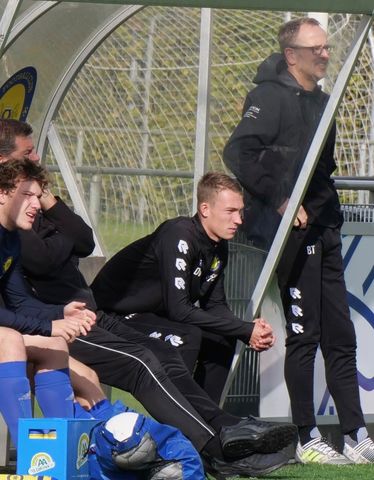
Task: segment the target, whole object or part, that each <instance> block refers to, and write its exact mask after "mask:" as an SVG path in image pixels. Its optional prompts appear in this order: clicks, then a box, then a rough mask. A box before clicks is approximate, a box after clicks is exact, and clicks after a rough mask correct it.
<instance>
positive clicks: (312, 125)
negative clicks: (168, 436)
mask: <svg viewBox="0 0 374 480" xmlns="http://www.w3.org/2000/svg"><path fill="white" fill-rule="evenodd" d="M278 39H279V44H280V49H281V53H280V54H273V55H271V56H270V57H269V58H267V59H266V60H265V61H264V62H263V63H262V64H261V65H260V67H259V69H258V74H257V76H256V78H255V80H254V82H255V83H256V84H257V86H256V87H255V88H254V89H253V90H252V91H251V92H249V94H248V96H247V99H246V101H245V104H244V109H243V118H242V120H241V121H240V123H239V125H238V126H237V127H236V129H235V131H234V133H233V134H232V136H231V138H230V139H229V141H228V143H227V145H226V147H225V149H224V160H225V163H226V165H227V166H228V167H229V168H230V169H231V170H232V171H233V172H234V173H235V175H236V176H237V178H238V179H239V181H240V183H241V184H242V185H243V187H244V188H245V191H246V194H247V197H246V207H247V212H248V217H249V218H252V219H255V220H256V223H255V228H253V223H247V225H245V230H246V231H247V234H248V237H249V238H250V239H252V240H253V241H254V242H255V243H256V242H257V244H260V245H261V246H265V247H266V246H268V245H269V243H271V238H270V236H271V233H272V232H274V230H275V228H276V226H277V225H278V223H279V221H280V219H281V215H282V214H283V213H284V211H285V209H286V207H287V203H288V198H289V196H290V194H291V191H292V187H293V184H294V182H295V180H296V178H297V175H298V173H299V171H300V169H301V168H302V165H303V161H304V158H305V155H306V153H307V151H308V147H309V145H310V143H311V141H312V139H313V135H314V132H315V130H316V128H317V126H318V122H319V120H320V118H321V116H322V113H323V110H324V107H325V105H326V103H327V100H328V96H327V95H326V94H324V93H323V92H322V91H321V89H320V87H319V86H318V83H317V82H318V81H319V80H321V79H322V78H323V77H324V76H325V75H326V69H327V65H328V61H329V53H330V46H329V45H328V43H327V36H326V32H325V31H324V30H323V29H322V28H321V26H320V24H319V23H318V22H317V20H315V19H312V18H300V19H296V20H292V21H290V22H287V23H286V24H284V25H283V26H282V27H281V28H280V30H279V36H278ZM334 145H335V125H333V127H332V129H331V131H330V133H329V136H328V138H327V140H326V144H325V147H324V149H323V151H322V153H321V156H320V158H319V161H318V164H317V167H316V170H315V172H314V174H313V177H312V180H311V183H310V185H309V187H308V190H307V192H306V194H305V197H304V199H303V203H302V206H300V209H299V211H298V214H297V218H296V220H295V223H294V228H293V230H292V232H291V234H290V238H289V239H288V243H287V246H286V248H285V251H284V253H283V256H282V259H281V261H280V264H279V266H278V283H279V287H280V291H281V297H282V302H283V308H284V312H285V316H286V320H287V340H286V360H285V378H286V383H287V388H288V391H289V395H290V399H291V410H292V417H293V421H294V423H295V424H296V425H297V426H298V432H299V442H298V446H297V452H296V457H297V459H298V460H299V461H301V462H303V463H309V462H319V463H332V464H333V463H336V464H337V463H347V462H348V461H351V462H354V463H372V462H374V444H373V442H372V440H371V439H370V438H369V436H368V432H367V430H366V428H365V421H364V418H363V414H362V411H361V406H360V397H359V389H358V382H357V371H356V338H355V331H354V327H353V324H352V321H351V319H350V315H349V308H348V304H347V295H346V287H345V283H344V277H343V265H342V257H341V240H340V227H341V225H342V221H343V220H342V215H341V213H340V204H339V199H338V195H337V192H336V189H335V187H334V182H333V180H332V179H331V178H330V175H331V174H332V172H333V171H334V170H335V168H336V165H335V161H334V156H333V153H334ZM263 219H266V220H267V222H266V223H264V222H263V221H262V220H263ZM269 219H272V221H270V220H269ZM269 225H270V226H271V228H269ZM318 345H320V347H321V350H322V353H323V357H324V360H325V368H326V381H327V385H328V388H329V391H330V393H331V395H332V397H333V399H334V401H335V405H336V408H337V411H338V415H339V420H340V424H341V429H342V432H343V434H344V452H343V453H344V455H341V454H340V453H338V452H337V451H336V450H335V449H333V448H332V447H331V446H329V445H328V444H327V443H326V442H325V440H324V439H323V438H321V434H320V432H319V430H318V428H317V426H316V420H315V415H314V404H313V373H314V363H315V355H316V350H317V347H318Z"/></svg>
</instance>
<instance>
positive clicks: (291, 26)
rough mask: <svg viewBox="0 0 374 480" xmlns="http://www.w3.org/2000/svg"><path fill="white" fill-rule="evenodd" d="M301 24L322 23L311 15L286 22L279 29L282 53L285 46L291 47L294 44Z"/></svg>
mask: <svg viewBox="0 0 374 480" xmlns="http://www.w3.org/2000/svg"><path fill="white" fill-rule="evenodd" d="M301 25H313V26H314V27H319V26H320V25H321V24H320V23H319V21H318V20H316V19H315V18H310V17H302V18H296V19H295V20H290V21H289V22H287V23H284V24H283V25H282V26H281V27H280V29H279V31H278V42H279V47H280V50H281V52H282V53H283V52H284V49H285V48H287V47H291V46H292V45H293V44H294V42H295V38H296V37H297V34H298V33H299V30H300V27H301Z"/></svg>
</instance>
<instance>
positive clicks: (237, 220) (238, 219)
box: [234, 212, 243, 225]
mask: <svg viewBox="0 0 374 480" xmlns="http://www.w3.org/2000/svg"><path fill="white" fill-rule="evenodd" d="M234 222H235V223H236V224H237V225H241V224H242V223H243V219H242V216H241V214H240V212H236V213H235V218H234Z"/></svg>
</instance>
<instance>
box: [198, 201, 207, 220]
mask: <svg viewBox="0 0 374 480" xmlns="http://www.w3.org/2000/svg"><path fill="white" fill-rule="evenodd" d="M199 212H200V215H201V216H202V217H203V218H206V217H207V216H208V215H209V203H207V202H203V203H200V205H199Z"/></svg>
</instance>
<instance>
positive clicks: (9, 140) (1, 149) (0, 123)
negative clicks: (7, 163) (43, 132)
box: [0, 118, 33, 156]
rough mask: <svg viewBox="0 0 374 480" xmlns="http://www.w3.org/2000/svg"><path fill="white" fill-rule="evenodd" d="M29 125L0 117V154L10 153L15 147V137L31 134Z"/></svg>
mask: <svg viewBox="0 0 374 480" xmlns="http://www.w3.org/2000/svg"><path fill="white" fill-rule="evenodd" d="M32 132H33V130H32V127H31V125H29V124H28V123H26V122H20V121H19V120H14V119H13V118H0V155H3V156H7V155H10V154H11V153H12V152H13V151H14V150H15V149H16V143H15V142H16V137H28V136H30V135H31V134H32Z"/></svg>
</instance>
